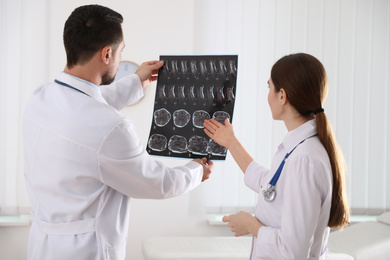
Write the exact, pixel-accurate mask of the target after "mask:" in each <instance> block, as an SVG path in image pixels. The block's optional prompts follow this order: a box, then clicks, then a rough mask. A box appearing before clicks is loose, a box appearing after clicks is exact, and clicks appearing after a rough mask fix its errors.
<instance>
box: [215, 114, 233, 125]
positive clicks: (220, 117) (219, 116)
mask: <svg viewBox="0 0 390 260" xmlns="http://www.w3.org/2000/svg"><path fill="white" fill-rule="evenodd" d="M213 118H214V119H215V120H217V121H218V122H220V123H221V124H223V125H224V124H225V119H226V118H229V120H230V115H229V114H228V113H226V112H225V111H217V112H215V113H214V114H213Z"/></svg>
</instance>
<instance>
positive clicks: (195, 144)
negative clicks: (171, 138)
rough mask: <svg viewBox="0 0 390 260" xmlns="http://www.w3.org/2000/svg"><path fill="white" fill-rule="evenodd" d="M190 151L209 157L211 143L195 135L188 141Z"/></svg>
mask: <svg viewBox="0 0 390 260" xmlns="http://www.w3.org/2000/svg"><path fill="white" fill-rule="evenodd" d="M188 143H189V144H188V151H190V152H191V153H193V154H200V155H207V153H208V144H209V142H208V141H207V139H206V138H205V137H203V136H198V135H195V136H193V137H191V138H190V140H189V141H188Z"/></svg>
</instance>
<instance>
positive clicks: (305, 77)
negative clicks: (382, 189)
mask: <svg viewBox="0 0 390 260" xmlns="http://www.w3.org/2000/svg"><path fill="white" fill-rule="evenodd" d="M271 79H272V82H273V83H274V86H275V91H277V92H279V91H280V89H281V88H283V89H284V90H285V92H286V95H287V100H288V101H289V103H290V104H291V105H292V106H293V107H294V108H295V109H296V110H297V111H298V113H299V114H300V115H301V116H303V117H307V118H312V117H313V116H314V114H315V113H314V112H318V113H316V115H315V118H316V122H317V131H318V137H319V138H320V140H321V142H322V144H323V145H324V147H325V149H326V151H327V153H328V156H329V159H330V163H331V166H332V174H333V193H332V205H331V210H330V217H329V223H328V225H329V227H331V228H339V229H342V228H343V227H344V226H345V225H348V224H349V208H348V203H347V196H346V188H345V171H346V167H345V162H344V157H343V154H342V152H341V150H340V147H339V145H338V143H337V140H336V138H335V136H334V133H333V130H332V126H331V124H330V122H329V121H328V118H327V117H326V115H325V112H324V111H323V110H322V108H323V104H324V102H325V99H326V97H327V94H328V80H327V75H326V72H325V68H324V66H323V65H322V63H321V62H320V61H319V60H318V59H317V58H315V57H313V56H312V55H309V54H305V53H297V54H291V55H288V56H285V57H283V58H281V59H280V60H278V61H277V62H276V63H275V64H274V66H273V67H272V70H271Z"/></svg>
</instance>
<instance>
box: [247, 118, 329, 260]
mask: <svg viewBox="0 0 390 260" xmlns="http://www.w3.org/2000/svg"><path fill="white" fill-rule="evenodd" d="M316 134H317V125H316V121H315V119H314V120H311V121H309V122H307V123H305V124H303V125H302V126H300V127H299V128H297V129H295V130H293V131H290V132H288V134H287V135H286V137H285V138H284V140H283V142H282V144H281V145H280V146H279V147H278V151H277V152H276V154H275V156H274V158H273V160H272V165H271V169H267V168H265V167H263V166H261V165H260V164H258V163H257V162H255V161H253V162H252V163H250V164H249V166H248V168H247V170H246V172H245V183H246V185H247V186H248V187H250V188H251V189H252V190H254V191H256V192H257V193H259V198H258V202H257V207H256V213H255V215H256V217H257V219H259V221H260V222H261V223H263V224H264V225H265V226H264V227H261V228H260V229H259V232H258V234H257V238H254V240H253V245H252V254H251V259H299V260H303V259H326V255H327V242H328V236H329V228H328V221H329V215H330V207H331V201H332V170H331V165H330V161H329V156H328V154H327V152H326V150H325V148H324V146H323V145H322V143H321V141H320V139H319V138H318V136H316ZM305 139H306V140H305ZM302 140H305V141H304V142H303V143H301V144H299V143H300V142H301V141H302ZM298 144H299V145H298ZM296 145H298V146H297V148H296V149H295V150H294V151H293V153H291V155H290V156H289V157H288V159H287V160H286V163H285V165H284V168H283V170H282V173H281V175H280V177H279V180H278V182H277V183H276V185H275V189H276V197H275V200H274V201H272V202H267V201H265V200H264V196H263V193H262V191H263V190H266V189H267V185H268V183H269V181H270V180H271V179H272V176H273V175H274V173H275V172H276V170H277V168H278V167H279V165H280V163H281V162H282V160H283V158H284V157H285V155H286V153H289V152H290V151H291V150H293V149H294V147H295V146H296Z"/></svg>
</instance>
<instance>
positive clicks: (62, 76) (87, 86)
mask: <svg viewBox="0 0 390 260" xmlns="http://www.w3.org/2000/svg"><path fill="white" fill-rule="evenodd" d="M56 79H57V80H58V81H60V82H63V83H65V84H68V85H70V86H72V87H73V88H75V89H78V90H80V91H81V92H84V93H85V94H87V95H88V96H90V97H92V98H94V99H96V100H98V101H100V102H102V103H105V104H107V102H106V101H105V99H104V98H103V96H102V93H101V90H100V88H99V87H98V86H96V85H95V84H93V83H91V82H88V81H86V80H83V79H80V78H78V77H75V76H73V75H70V74H68V73H66V72H61V73H59V74H58V75H57V76H56Z"/></svg>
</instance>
